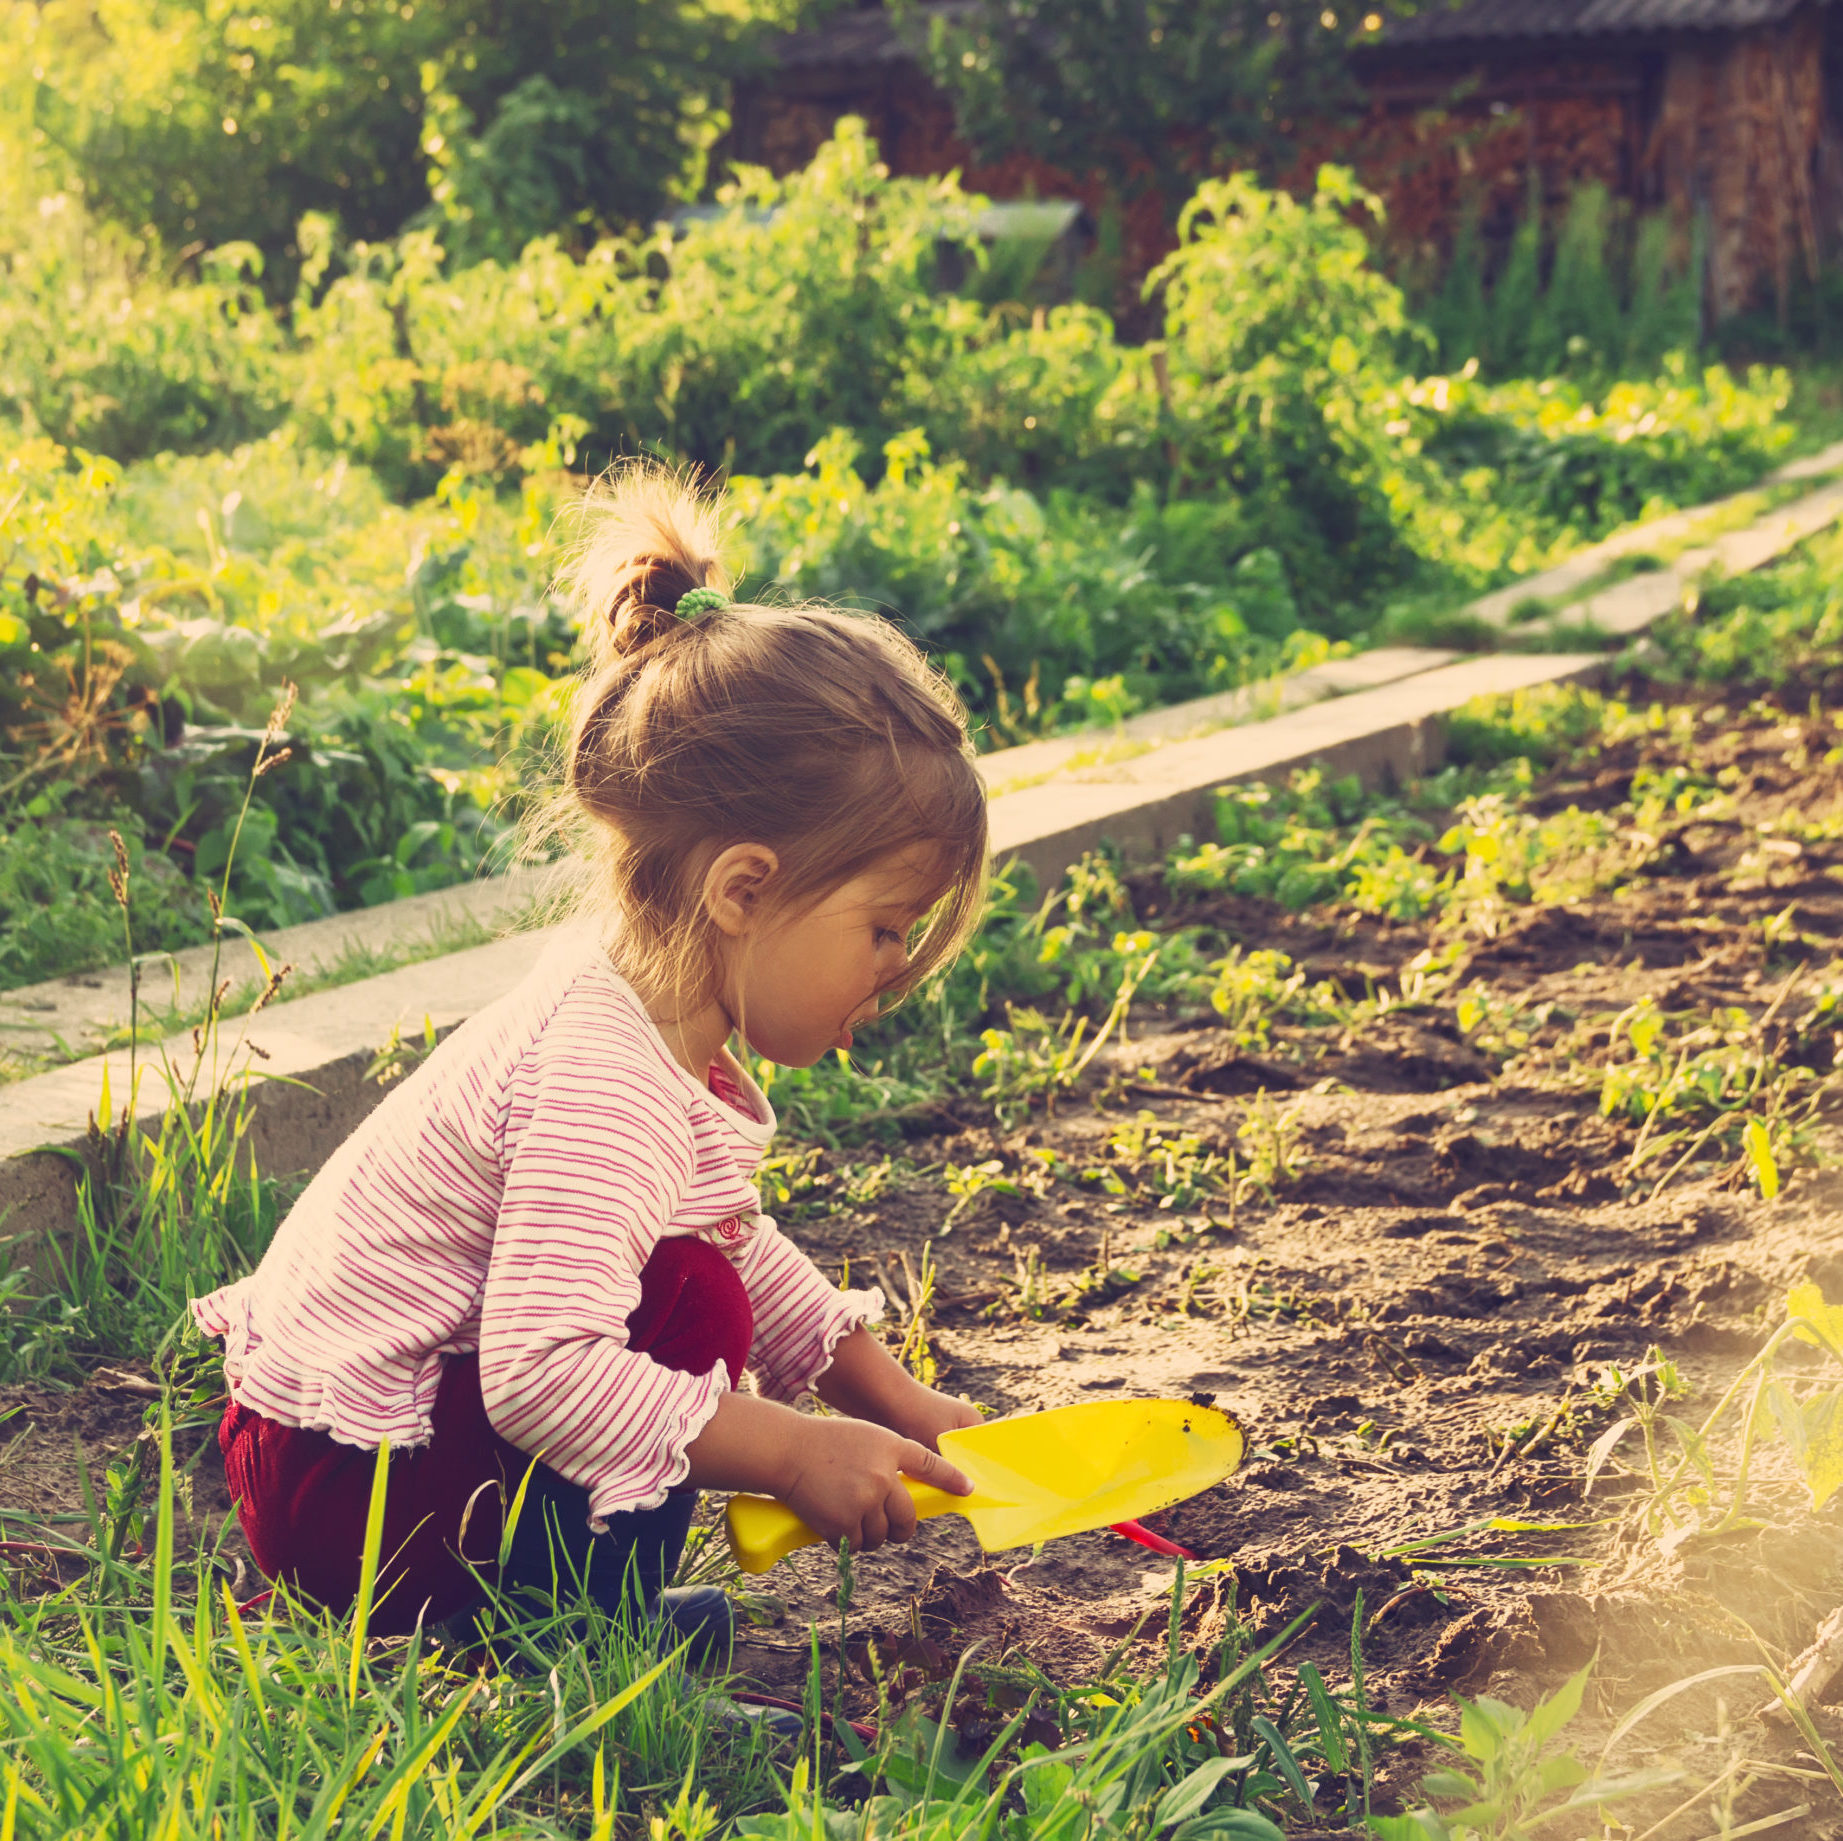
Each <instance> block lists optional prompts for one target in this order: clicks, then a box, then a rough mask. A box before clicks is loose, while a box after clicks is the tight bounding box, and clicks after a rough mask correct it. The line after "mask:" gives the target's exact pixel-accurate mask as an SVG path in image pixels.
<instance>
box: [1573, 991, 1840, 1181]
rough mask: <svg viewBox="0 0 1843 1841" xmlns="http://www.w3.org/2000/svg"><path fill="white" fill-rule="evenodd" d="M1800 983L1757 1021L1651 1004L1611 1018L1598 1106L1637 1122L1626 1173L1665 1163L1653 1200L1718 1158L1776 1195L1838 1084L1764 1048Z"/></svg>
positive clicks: (1733, 1013)
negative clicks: (1676, 1012) (1683, 1013)
mask: <svg viewBox="0 0 1843 1841" xmlns="http://www.w3.org/2000/svg"><path fill="white" fill-rule="evenodd" d="M1796 981H1797V974H1794V976H1793V978H1792V979H1789V980H1787V982H1786V983H1785V984H1784V985H1782V986H1781V988H1780V990H1779V993H1778V995H1777V996H1776V997H1775V998H1774V999H1773V1001H1772V1003H1771V1004H1769V1005H1768V1007H1767V1009H1766V1010H1765V1011H1764V1012H1763V1013H1762V1015H1761V1016H1760V1017H1759V1018H1758V1019H1757V1020H1756V1019H1755V1018H1753V1017H1752V1016H1750V1015H1749V1014H1748V1012H1747V1011H1745V1010H1743V1009H1740V1008H1730V1009H1726V1010H1721V1011H1717V1012H1714V1013H1713V1014H1711V1015H1708V1016H1706V1017H1704V1018H1701V1019H1697V1018H1694V1017H1680V1018H1672V1017H1669V1016H1666V1015H1665V1014H1664V1013H1663V1012H1661V1011H1660V1010H1659V1009H1658V1007H1657V1006H1656V1004H1655V1003H1653V1002H1652V1001H1651V1000H1650V999H1649V998H1646V999H1644V1000H1642V1001H1641V1002H1639V1003H1637V1004H1634V1005H1632V1006H1631V1007H1630V1008H1629V1009H1626V1010H1624V1011H1621V1012H1620V1014H1619V1015H1618V1016H1617V1017H1615V1018H1614V1020H1613V1025H1612V1031H1611V1046H1610V1049H1609V1053H1608V1059H1607V1062H1606V1065H1605V1068H1604V1071H1603V1072H1602V1074H1601V1077H1600V1110H1601V1112H1602V1113H1603V1114H1605V1115H1606V1116H1607V1117H1623V1118H1628V1119H1632V1120H1635V1121H1636V1122H1637V1123H1638V1127H1639V1129H1638V1134H1637V1137H1636V1138H1635V1140H1634V1141H1633V1145H1632V1149H1631V1152H1630V1153H1629V1155H1628V1156H1627V1159H1626V1171H1627V1173H1628V1175H1634V1176H1635V1175H1637V1174H1638V1172H1639V1171H1641V1170H1643V1169H1644V1168H1645V1167H1646V1166H1647V1165H1652V1166H1657V1165H1661V1166H1662V1170H1661V1174H1660V1175H1659V1176H1658V1177H1657V1179H1656V1181H1655V1183H1654V1184H1653V1186H1652V1189H1651V1193H1652V1195H1653V1196H1656V1195H1659V1194H1661V1193H1662V1192H1663V1191H1664V1189H1666V1188H1667V1187H1668V1186H1669V1185H1670V1183H1672V1182H1673V1181H1674V1180H1675V1179H1676V1178H1677V1177H1678V1176H1679V1175H1681V1174H1682V1173H1683V1172H1684V1171H1685V1170H1687V1169H1689V1168H1690V1167H1691V1166H1692V1165H1693V1164H1694V1163H1696V1162H1697V1161H1698V1160H1699V1159H1702V1160H1710V1159H1719V1158H1726V1159H1730V1160H1736V1167H1737V1169H1739V1170H1740V1171H1743V1172H1745V1173H1746V1174H1747V1175H1748V1176H1749V1177H1750V1178H1751V1179H1752V1181H1753V1183H1754V1184H1755V1186H1756V1187H1757V1188H1758V1190H1759V1191H1760V1194H1761V1195H1762V1196H1763V1197H1764V1198H1765V1199H1767V1200H1769V1201H1770V1200H1771V1199H1772V1198H1773V1197H1774V1196H1775V1195H1777V1194H1778V1192H1779V1188H1780V1182H1781V1171H1782V1168H1783V1166H1784V1165H1785V1164H1786V1163H1787V1162H1790V1161H1792V1160H1793V1159H1795V1158H1796V1157H1797V1156H1799V1155H1800V1154H1801V1153H1802V1152H1803V1151H1804V1150H1805V1148H1806V1147H1807V1146H1808V1145H1809V1143H1810V1140H1811V1133H1812V1128H1813V1125H1814V1122H1815V1120H1816V1117H1817V1114H1818V1112H1819V1110H1820V1109H1821V1107H1822V1106H1823V1105H1824V1103H1825V1101H1826V1099H1827V1097H1828V1094H1829V1090H1830V1088H1831V1086H1832V1084H1833V1082H1834V1076H1820V1075H1818V1074H1816V1073H1814V1072H1813V1071H1812V1070H1811V1069H1810V1068H1808V1067H1804V1066H1801V1065H1799V1064H1798V1063H1796V1062H1788V1061H1786V1060H1783V1059H1782V1058H1781V1057H1780V1056H1779V1055H1778V1054H1777V1053H1775V1052H1774V1051H1773V1050H1771V1049H1769V1048H1768V1047H1767V1043H1768V1041H1769V1040H1770V1039H1771V1031H1772V1026H1773V1023H1774V1020H1775V1018H1776V1017H1777V1015H1778V1013H1779V1011H1780V1010H1781V1008H1782V1007H1783V1006H1784V1004H1785V1002H1786V1000H1787V999H1788V998H1789V997H1790V995H1791V993H1792V990H1793V989H1794V987H1795V984H1796Z"/></svg>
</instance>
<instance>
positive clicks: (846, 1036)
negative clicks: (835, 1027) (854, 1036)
mask: <svg viewBox="0 0 1843 1841" xmlns="http://www.w3.org/2000/svg"><path fill="white" fill-rule="evenodd" d="M838 1047H839V1048H840V1050H847V1049H849V1048H850V1047H851V1031H850V1030H849V1029H841V1030H840V1031H839V1032H838Z"/></svg>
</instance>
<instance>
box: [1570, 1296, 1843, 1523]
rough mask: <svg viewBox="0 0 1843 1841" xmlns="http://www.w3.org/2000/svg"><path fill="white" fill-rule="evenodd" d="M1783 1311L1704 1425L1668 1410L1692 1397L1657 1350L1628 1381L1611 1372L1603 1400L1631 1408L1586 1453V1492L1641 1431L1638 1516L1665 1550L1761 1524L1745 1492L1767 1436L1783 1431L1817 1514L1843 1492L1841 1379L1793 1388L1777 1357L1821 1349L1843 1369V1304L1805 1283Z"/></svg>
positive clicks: (1833, 1375) (1796, 1383) (1634, 1514)
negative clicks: (1731, 1453)
mask: <svg viewBox="0 0 1843 1841" xmlns="http://www.w3.org/2000/svg"><path fill="white" fill-rule="evenodd" d="M1785 1307H1786V1317H1785V1321H1784V1322H1783V1323H1781V1324H1780V1326H1779V1327H1778V1328H1777V1329H1776V1330H1774V1331H1773V1333H1772V1335H1771V1336H1770V1337H1768V1339H1767V1341H1766V1343H1765V1346H1764V1347H1763V1348H1761V1350H1760V1351H1759V1353H1758V1354H1756V1355H1755V1356H1754V1357H1753V1358H1752V1359H1751V1360H1750V1361H1749V1362H1748V1363H1747V1364H1746V1366H1745V1367H1744V1368H1742V1369H1741V1371H1740V1373H1739V1374H1738V1375H1736V1376H1735V1378H1734V1380H1733V1382H1732V1383H1731V1384H1730V1385H1729V1387H1728V1388H1727V1390H1726V1392H1724V1393H1723V1394H1722V1396H1721V1398H1720V1399H1719V1400H1718V1401H1717V1402H1716V1403H1715V1405H1714V1406H1713V1407H1712V1408H1711V1409H1710V1410H1709V1411H1708V1413H1707V1414H1705V1415H1704V1416H1703V1418H1702V1419H1701V1420H1700V1421H1696V1422H1691V1421H1690V1420H1688V1419H1685V1418H1682V1417H1680V1416H1679V1415H1677V1414H1674V1413H1670V1412H1667V1411H1665V1408H1666V1406H1667V1405H1670V1404H1673V1403H1674V1402H1675V1401H1677V1400H1679V1399H1681V1398H1683V1397H1684V1396H1685V1395H1686V1393H1687V1391H1688V1390H1687V1387H1686V1386H1685V1384H1684V1383H1683V1381H1682V1379H1681V1377H1680V1376H1679V1375H1678V1373H1677V1371H1676V1369H1675V1367H1674V1365H1673V1364H1672V1363H1671V1362H1670V1361H1669V1360H1668V1359H1667V1358H1666V1357H1664V1356H1662V1355H1661V1354H1660V1353H1659V1352H1658V1351H1657V1350H1655V1349H1653V1350H1652V1351H1651V1352H1650V1354H1649V1356H1648V1357H1647V1358H1646V1361H1645V1362H1644V1364H1643V1365H1642V1366H1641V1367H1639V1368H1638V1369H1637V1370H1635V1371H1634V1372H1633V1373H1632V1374H1631V1375H1629V1376H1628V1375H1626V1374H1624V1373H1622V1372H1621V1371H1619V1370H1618V1369H1617V1368H1613V1369H1610V1370H1609V1371H1608V1372H1607V1374H1606V1376H1605V1378H1604V1380H1603V1381H1602V1383H1601V1392H1602V1395H1603V1397H1605V1398H1607V1399H1608V1400H1610V1401H1611V1402H1612V1403H1613V1404H1614V1405H1615V1406H1624V1407H1625V1408H1626V1411H1625V1412H1624V1413H1623V1414H1622V1415H1621V1416H1620V1417H1619V1418H1617V1419H1615V1420H1614V1421H1613V1423H1612V1424H1611V1425H1609V1426H1608V1427H1607V1428H1606V1430H1605V1431H1604V1432H1602V1433H1601V1434H1600V1436H1599V1437H1598V1438H1597V1439H1596V1440H1595V1441H1594V1443H1593V1445H1592V1447H1591V1448H1590V1449H1589V1451H1588V1454H1587V1470H1586V1482H1585V1487H1586V1488H1591V1487H1592V1486H1593V1485H1594V1484H1595V1483H1597V1482H1598V1481H1599V1479H1600V1478H1601V1477H1602V1476H1603V1475H1604V1474H1605V1473H1606V1472H1607V1470H1608V1469H1609V1468H1610V1466H1611V1465H1612V1464H1613V1463H1614V1461H1615V1460H1616V1458H1617V1454H1618V1451H1619V1448H1620V1446H1621V1445H1622V1444H1623V1443H1624V1442H1625V1441H1626V1439H1627V1438H1628V1437H1629V1436H1630V1434H1631V1433H1632V1432H1634V1431H1636V1432H1637V1433H1638V1434H1639V1436H1640V1439H1641V1442H1642V1446H1643V1451H1644V1469H1643V1470H1642V1471H1641V1472H1638V1473H1636V1474H1637V1476H1638V1480H1639V1482H1640V1484H1641V1486H1642V1493H1641V1495H1640V1497H1639V1499H1638V1500H1637V1502H1636V1503H1635V1505H1634V1507H1633V1508H1632V1510H1631V1516H1632V1518H1633V1520H1634V1521H1635V1523H1636V1524H1637V1525H1638V1526H1640V1527H1642V1528H1643V1530H1644V1531H1645V1532H1646V1533H1647V1534H1648V1535H1650V1536H1651V1538H1652V1539H1654V1540H1655V1541H1657V1543H1658V1544H1659V1546H1660V1547H1662V1548H1663V1549H1664V1550H1665V1551H1666V1552H1668V1551H1672V1550H1674V1549H1675V1548H1677V1547H1680V1546H1682V1545H1683V1544H1684V1543H1685V1542H1688V1541H1692V1540H1698V1539H1706V1538H1713V1537H1715V1536H1717V1535H1721V1534H1726V1533H1728V1532H1730V1531H1731V1530H1733V1529H1735V1528H1740V1527H1750V1526H1755V1525H1757V1524H1756V1523H1754V1522H1752V1521H1750V1520H1749V1519H1748V1517H1747V1513H1746V1510H1747V1491H1748V1483H1749V1473H1750V1469H1751V1465H1752V1459H1753V1452H1754V1447H1755V1445H1756V1443H1757V1442H1758V1440H1759V1438H1760V1436H1761V1435H1762V1433H1765V1432H1769V1431H1772V1430H1777V1432H1778V1434H1779V1436H1780V1438H1781V1440H1782V1441H1783V1443H1784V1444H1785V1445H1786V1446H1787V1448H1788V1449H1789V1450H1790V1453H1791V1456H1792V1458H1793V1461H1794V1462H1795V1463H1796V1465H1797V1466H1798V1469H1799V1471H1800V1473H1801V1474H1802V1475H1803V1477H1804V1480H1805V1484H1806V1486H1807V1488H1808V1489H1809V1490H1810V1492H1811V1506H1812V1508H1813V1510H1817V1509H1821V1508H1822V1507H1823V1506H1824V1504H1825V1503H1826V1502H1828V1501H1829V1500H1830V1498H1831V1496H1833V1495H1834V1494H1835V1493H1836V1491H1837V1490H1838V1489H1839V1488H1843V1375H1839V1374H1837V1373H1836V1372H1835V1371H1834V1370H1832V1371H1830V1373H1829V1375H1828V1377H1827V1379H1826V1380H1824V1381H1817V1382H1804V1381H1793V1380H1790V1379H1788V1378H1787V1377H1786V1376H1785V1375H1783V1374H1782V1373H1781V1372H1780V1371H1779V1364H1778V1362H1777V1360H1776V1358H1777V1356H1778V1354H1779V1351H1780V1350H1781V1349H1783V1348H1785V1347H1786V1345H1787V1344H1788V1343H1791V1342H1798V1343H1802V1344H1805V1345H1808V1346H1812V1347H1816V1348H1820V1349H1822V1350H1823V1351H1824V1352H1825V1353H1826V1354H1828V1355H1829V1356H1830V1357H1831V1359H1832V1361H1833V1362H1835V1363H1836V1364H1838V1366H1839V1367H1840V1368H1843V1306H1837V1305H1833V1304H1828V1303H1826V1302H1825V1299H1824V1295H1823V1293H1822V1291H1821V1290H1820V1289H1819V1288H1818V1287H1817V1286H1816V1285H1814V1284H1809V1283H1806V1284H1802V1285H1795V1286H1794V1287H1793V1288H1792V1289H1791V1291H1789V1292H1788V1293H1787V1294H1786V1306H1785ZM1736 1418H1738V1422H1739V1439H1740V1443H1739V1448H1738V1451H1737V1452H1736V1454H1735V1457H1734V1459H1733V1462H1732V1467H1731V1468H1730V1467H1729V1465H1728V1464H1727V1463H1726V1462H1725V1461H1724V1460H1723V1457H1722V1453H1721V1448H1720V1446H1719V1445H1718V1442H1717V1436H1718V1434H1719V1433H1721V1432H1722V1431H1723V1430H1724V1429H1725V1428H1726V1427H1727V1426H1728V1425H1729V1423H1730V1422H1731V1421H1732V1420H1733V1419H1736ZM1665 1434H1667V1435H1668V1437H1669V1440H1670V1444H1671V1445H1672V1446H1674V1453H1673V1452H1672V1450H1671V1449H1670V1448H1668V1447H1667V1446H1666V1444H1665V1442H1664V1435H1665ZM1628 1474H1630V1473H1628Z"/></svg>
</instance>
